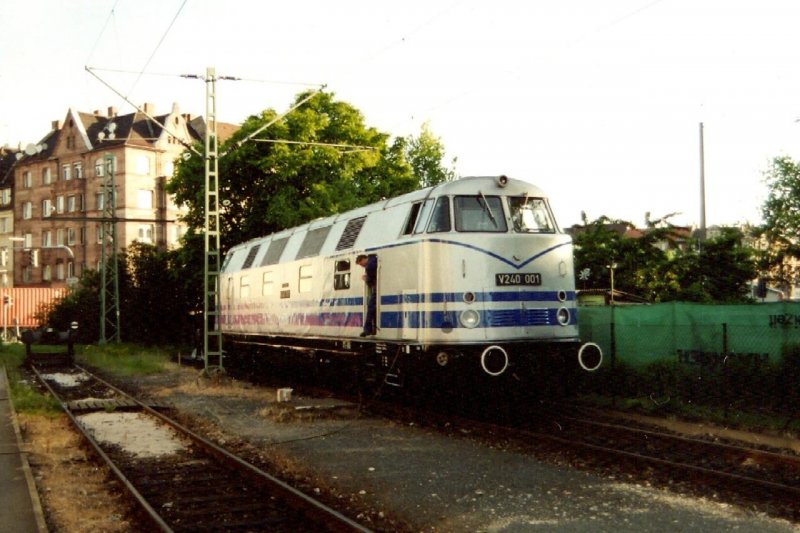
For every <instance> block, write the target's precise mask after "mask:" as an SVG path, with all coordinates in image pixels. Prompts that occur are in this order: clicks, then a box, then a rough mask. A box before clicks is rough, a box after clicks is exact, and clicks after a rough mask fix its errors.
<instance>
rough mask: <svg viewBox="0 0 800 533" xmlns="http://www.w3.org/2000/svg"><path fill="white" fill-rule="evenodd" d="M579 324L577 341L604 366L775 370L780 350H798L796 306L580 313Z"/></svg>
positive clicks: (799, 309) (676, 306)
mask: <svg viewBox="0 0 800 533" xmlns="http://www.w3.org/2000/svg"><path fill="white" fill-rule="evenodd" d="M578 323H579V325H580V333H581V340H582V341H584V342H587V341H591V342H595V343H597V344H599V345H600V347H601V348H602V349H603V353H604V355H605V357H604V363H603V365H604V366H608V365H613V364H616V363H623V364H625V365H628V366H631V367H642V366H646V365H649V364H651V363H657V362H665V361H678V362H683V363H687V364H690V365H699V366H710V367H714V366H717V365H718V364H720V363H722V362H723V361H731V360H736V361H741V362H756V363H770V364H777V363H780V362H781V358H782V353H783V352H784V348H785V347H788V346H790V345H792V344H795V345H797V344H800V302H777V303H768V304H747V305H701V304H691V303H682V302H671V303H663V304H655V305H631V306H612V307H581V308H579V310H578Z"/></svg>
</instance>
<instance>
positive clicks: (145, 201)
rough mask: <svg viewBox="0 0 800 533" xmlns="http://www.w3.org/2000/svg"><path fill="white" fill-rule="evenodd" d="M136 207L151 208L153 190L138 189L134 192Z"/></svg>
mask: <svg viewBox="0 0 800 533" xmlns="http://www.w3.org/2000/svg"><path fill="white" fill-rule="evenodd" d="M136 207H138V208H139V209H152V208H153V191H149V190H145V189H139V190H138V191H137V193H136Z"/></svg>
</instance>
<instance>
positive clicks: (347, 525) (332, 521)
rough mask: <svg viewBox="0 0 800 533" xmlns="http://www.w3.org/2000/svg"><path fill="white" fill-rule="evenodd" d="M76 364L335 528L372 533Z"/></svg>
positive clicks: (79, 367) (81, 368)
mask: <svg viewBox="0 0 800 533" xmlns="http://www.w3.org/2000/svg"><path fill="white" fill-rule="evenodd" d="M75 367H76V368H78V369H80V370H81V371H83V372H85V373H86V374H88V375H90V376H91V377H92V378H93V379H96V380H97V381H99V382H100V383H102V384H104V385H106V386H107V387H109V388H110V389H112V390H114V391H115V392H117V393H118V394H120V395H122V396H124V397H126V398H128V399H130V400H131V401H133V402H134V403H136V404H137V405H138V406H140V407H141V408H142V409H143V410H144V411H146V412H148V413H150V414H152V415H154V416H156V417H157V418H159V419H160V420H162V421H163V422H165V423H167V424H169V425H170V426H172V427H174V428H175V429H177V430H178V431H180V432H182V433H184V434H186V435H188V436H189V437H191V438H192V439H193V440H195V441H196V442H197V443H198V444H200V445H202V446H204V447H205V448H206V449H208V450H210V451H212V452H213V453H214V454H215V455H217V456H219V457H222V458H223V459H225V460H227V461H229V462H232V463H234V464H236V465H238V466H239V467H241V468H244V469H245V470H247V471H249V472H250V473H251V474H255V475H256V476H258V477H259V478H261V479H262V480H265V481H267V482H269V483H270V484H272V485H275V486H278V487H279V488H281V489H282V490H284V491H285V492H286V493H288V494H290V495H291V496H293V497H294V498H296V499H297V500H299V501H301V502H303V503H304V504H306V505H308V506H311V508H312V509H313V510H315V511H316V516H318V517H320V518H321V519H322V521H324V522H326V523H328V524H329V525H331V526H332V527H334V528H336V529H337V530H343V529H344V530H348V531H359V532H363V533H369V532H371V530H370V529H368V528H366V527H364V526H363V525H361V524H359V523H357V522H355V521H353V520H351V519H350V518H348V517H346V516H344V515H343V514H341V513H340V512H338V511H336V510H334V509H332V508H330V507H328V506H327V505H325V504H323V503H322V502H319V501H317V500H315V499H314V498H312V497H310V496H308V495H307V494H305V493H303V492H302V491H299V490H297V489H296V488H294V487H292V486H291V485H288V484H287V483H285V482H283V481H281V480H280V479H278V478H276V477H274V476H272V475H270V474H268V473H267V472H264V471H263V470H261V469H260V468H258V467H257V466H255V465H253V464H250V463H248V462H247V461H245V460H243V459H242V458H240V457H237V456H236V455H233V454H231V453H230V452H228V451H227V450H225V449H224V448H221V447H219V446H217V445H216V444H214V443H213V442H211V441H209V440H208V439H206V438H204V437H202V436H201V435H198V434H197V433H195V432H194V431H192V430H190V429H189V428H187V427H186V426H183V425H182V424H180V423H179V422H177V421H175V420H172V419H171V418H169V417H167V416H165V415H164V414H163V413H160V412H158V411H157V410H155V409H153V408H152V407H150V406H149V405H146V404H144V403H142V402H141V401H139V400H138V399H137V398H134V397H133V396H131V395H130V394H128V393H127V392H125V391H123V390H122V389H120V388H119V387H117V386H115V385H113V384H111V383H109V382H108V381H106V380H104V379H103V378H100V377H98V376H97V375H95V374H93V373H92V372H90V371H89V370H87V369H86V368H84V367H82V366H80V365H75Z"/></svg>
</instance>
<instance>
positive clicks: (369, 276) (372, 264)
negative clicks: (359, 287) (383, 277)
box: [356, 254, 378, 337]
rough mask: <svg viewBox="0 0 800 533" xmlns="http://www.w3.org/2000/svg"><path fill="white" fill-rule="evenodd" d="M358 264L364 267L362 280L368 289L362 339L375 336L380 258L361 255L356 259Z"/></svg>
mask: <svg viewBox="0 0 800 533" xmlns="http://www.w3.org/2000/svg"><path fill="white" fill-rule="evenodd" d="M356 264H357V265H360V266H362V267H364V275H362V276H361V279H363V280H364V284H365V285H366V287H367V316H366V318H364V331H362V332H361V336H362V337H366V336H367V335H375V329H376V328H375V315H376V294H375V293H376V289H377V282H378V256H377V255H375V254H370V255H364V254H361V255H359V256H358V257H356Z"/></svg>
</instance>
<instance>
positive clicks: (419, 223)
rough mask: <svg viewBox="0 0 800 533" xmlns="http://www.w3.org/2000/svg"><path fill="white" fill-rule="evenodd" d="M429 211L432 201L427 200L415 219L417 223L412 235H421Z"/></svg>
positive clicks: (430, 199) (431, 207)
mask: <svg viewBox="0 0 800 533" xmlns="http://www.w3.org/2000/svg"><path fill="white" fill-rule="evenodd" d="M431 209H433V199H432V198H429V199H427V200H425V202H424V203H423V204H422V209H420V211H419V216H418V217H417V223H416V225H415V226H414V233H422V232H423V231H425V224H427V223H428V216H430V214H431Z"/></svg>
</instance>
